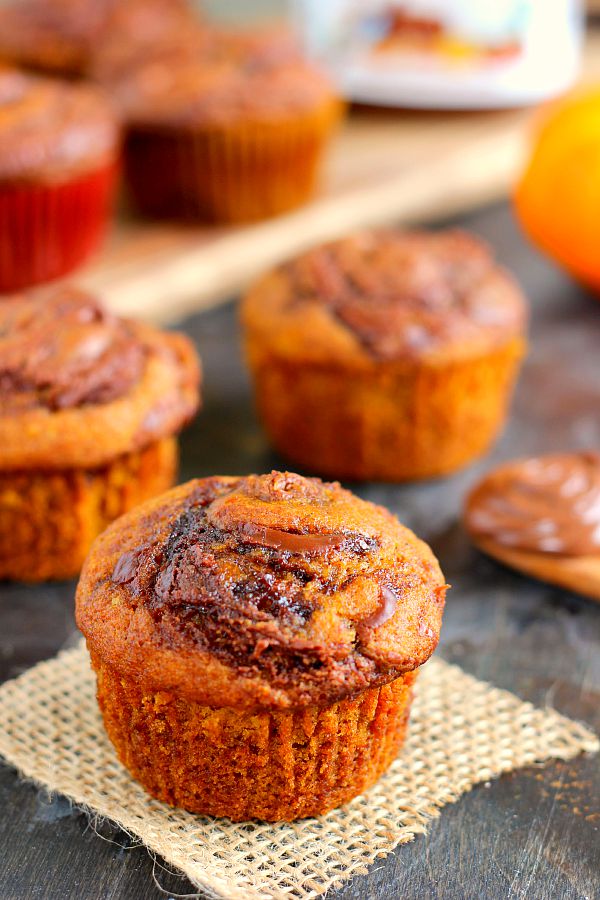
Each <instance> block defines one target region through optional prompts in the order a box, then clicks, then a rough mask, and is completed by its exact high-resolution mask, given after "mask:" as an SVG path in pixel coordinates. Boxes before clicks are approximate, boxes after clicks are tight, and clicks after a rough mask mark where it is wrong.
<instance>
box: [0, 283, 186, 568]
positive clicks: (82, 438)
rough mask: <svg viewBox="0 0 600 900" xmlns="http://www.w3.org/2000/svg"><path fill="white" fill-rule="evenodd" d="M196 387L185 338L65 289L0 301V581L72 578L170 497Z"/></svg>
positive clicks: (72, 290) (74, 290)
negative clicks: (128, 525) (133, 513)
mask: <svg viewBox="0 0 600 900" xmlns="http://www.w3.org/2000/svg"><path fill="white" fill-rule="evenodd" d="M198 380H199V371H198V361H197V359H196V356H195V353H194V350H193V348H192V346H191V345H190V343H189V342H188V340H187V339H186V338H185V337H183V336H182V335H178V334H168V333H164V332H160V331H157V330H156V329H154V328H150V327H148V326H146V325H142V324H139V323H134V322H129V321H127V320H125V319H119V318H116V317H115V316H113V315H111V314H110V313H108V312H106V311H104V310H103V308H102V307H101V306H100V305H99V303H98V302H97V300H96V299H95V298H94V297H92V296H90V295H87V294H85V293H83V292H82V291H78V290H76V289H75V288H72V287H60V288H54V289H51V290H46V291H44V292H36V293H35V294H30V295H24V296H22V297H19V296H16V297H14V298H13V299H10V300H4V301H2V302H0V579H1V578H11V579H18V580H23V581H38V580H42V579H48V578H68V577H71V576H74V575H76V574H77V573H78V572H79V570H80V568H81V564H82V562H83V560H84V558H85V555H86V553H87V551H88V549H89V546H90V544H91V542H92V540H93V539H94V538H95V537H96V535H97V534H98V533H99V532H100V531H102V529H103V528H105V527H106V525H108V523H109V522H111V521H112V520H113V519H114V518H116V517H117V516H119V515H121V513H123V512H125V510H127V509H129V508H130V507H132V506H135V505H136V504H137V503H140V502H141V501H142V500H145V499H147V498H148V497H151V496H153V495H154V494H157V493H160V492H161V491H164V490H166V489H167V488H168V487H170V486H171V484H172V483H173V480H174V475H175V470H176V464H177V441H176V434H177V432H178V431H179V429H180V428H181V427H182V426H183V425H184V424H185V423H186V422H187V421H188V420H189V419H190V418H191V417H192V416H193V414H194V413H195V411H196V409H197V407H198Z"/></svg>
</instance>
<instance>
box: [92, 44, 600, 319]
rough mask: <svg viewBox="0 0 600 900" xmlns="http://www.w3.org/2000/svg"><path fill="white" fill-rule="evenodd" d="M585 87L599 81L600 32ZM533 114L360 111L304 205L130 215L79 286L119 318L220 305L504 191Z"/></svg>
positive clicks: (589, 51)
mask: <svg viewBox="0 0 600 900" xmlns="http://www.w3.org/2000/svg"><path fill="white" fill-rule="evenodd" d="M583 78H584V80H586V81H589V80H593V79H594V78H596V79H599V80H600V35H599V34H594V35H592V36H591V37H590V38H589V40H588V45H587V48H586V55H585V65H584V75H583ZM533 115H534V113H533V112H532V111H531V110H510V111H501V112H483V113H419V112H404V111H391V110H390V111H384V110H371V109H368V110H367V109H357V110H352V111H351V113H350V115H349V116H348V119H347V121H346V123H345V124H344V125H343V127H342V129H341V131H340V133H339V135H338V136H337V138H336V140H335V141H334V143H333V146H332V148H331V151H330V153H329V156H328V159H327V160H326V164H325V167H324V172H323V178H322V186H321V189H320V191H319V193H318V195H317V197H316V198H315V199H314V200H313V201H312V202H311V203H310V204H308V205H307V206H305V207H303V208H302V209H300V210H298V211H296V212H293V213H291V214H289V215H285V216H280V217H278V218H276V219H271V220H269V221H266V222H261V223H259V224H256V225H252V226H245V227H235V228H215V227H192V226H180V225H176V224H164V223H149V222H142V221H140V220H135V219H134V218H133V217H131V216H130V215H127V213H122V214H121V215H120V216H119V218H118V220H117V222H116V223H115V225H114V227H113V230H112V233H111V234H110V236H109V239H108V241H107V244H106V246H105V249H104V251H103V252H102V253H101V255H100V256H99V257H98V258H97V259H96V260H95V261H94V263H93V265H91V266H90V267H88V268H87V269H86V270H84V271H83V272H82V273H81V275H80V277H79V279H78V280H79V281H80V282H82V283H84V284H85V285H88V286H90V287H91V288H95V289H99V290H101V291H102V293H103V295H104V296H105V298H106V300H107V302H108V303H109V305H110V306H111V307H112V308H113V309H114V310H116V311H118V312H120V313H123V314H127V315H132V316H139V317H143V318H147V319H150V320H154V321H160V322H172V321H176V320H177V319H179V318H181V317H183V316H185V315H187V314H189V313H192V312H195V311H198V310H200V309H203V308H206V307H208V306H210V305H213V304H215V303H217V302H219V301H222V300H224V299H226V298H228V297H231V296H232V295H233V294H234V293H236V292H237V291H239V290H240V289H241V288H243V286H244V285H245V284H247V283H248V281H249V280H251V279H252V278H253V277H255V276H256V275H257V274H258V273H259V272H261V271H262V270H263V269H265V268H266V267H268V266H271V265H273V264H274V263H276V262H278V261H279V260H281V259H284V258H285V257H288V256H290V255H292V254H294V253H296V252H298V251H299V250H301V249H303V248H305V247H308V246H310V245H311V244H314V243H317V242H319V241H322V240H326V239H330V238H334V237H337V236H339V235H341V234H344V233H346V232H349V231H351V230H353V229H357V228H361V227H364V226H370V225H379V224H385V223H389V222H398V223H410V222H417V221H418V222H425V221H428V220H432V219H435V218H439V217H441V216H446V215H451V214H454V213H458V212H463V211H465V210H467V209H469V208H471V207H475V206H477V205H480V204H483V203H486V202H489V201H491V200H494V199H497V198H499V197H502V196H504V195H506V193H507V192H508V191H509V189H510V186H511V184H512V183H513V181H514V178H515V176H516V174H517V172H518V171H519V169H520V167H521V165H522V163H523V158H524V153H525V151H526V147H527V140H528V134H529V130H530V125H531V121H532V117H533Z"/></svg>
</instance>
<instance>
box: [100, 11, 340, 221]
mask: <svg viewBox="0 0 600 900" xmlns="http://www.w3.org/2000/svg"><path fill="white" fill-rule="evenodd" d="M167 38H168V39H167V40H165V41H161V42H159V43H158V44H157V45H155V46H154V48H153V50H152V52H150V51H148V52H146V53H144V54H138V53H137V51H136V50H135V47H134V48H133V51H132V46H131V44H128V46H127V47H126V48H125V52H124V54H123V56H121V57H119V58H117V56H118V54H115V56H114V57H113V60H112V61H111V60H108V58H105V59H104V60H103V61H102V63H101V64H99V75H100V78H101V81H102V83H103V84H104V86H105V88H106V89H107V91H109V92H110V94H111V97H112V98H113V99H114V102H115V103H116V106H117V108H118V110H119V112H120V114H121V116H122V118H123V120H124V122H125V126H126V137H125V175H126V179H127V183H128V186H129V188H130V191H131V194H132V196H133V199H134V201H135V204H136V206H137V207H138V208H139V209H140V210H141V211H142V212H144V213H147V214H149V215H152V216H161V217H162V216H168V217H184V218H199V219H205V220H214V221H222V222H241V221H249V220H254V219H260V218H263V217H265V216H270V215H275V214H276V213H280V212H283V211H285V210H287V209H291V208H293V207H295V206H297V205H298V204H300V203H302V202H303V201H305V200H307V199H308V198H309V197H310V195H311V193H312V192H313V189H314V187H315V183H316V178H317V171H318V165H319V162H320V160H321V156H322V153H323V149H324V147H325V145H326V143H327V141H328V139H329V137H330V135H331V133H332V130H333V127H334V126H335V124H336V123H337V121H338V119H339V116H340V110H341V105H340V102H339V100H338V99H337V97H336V95H335V93H334V91H333V88H332V85H331V83H330V81H329V79H328V78H327V77H326V76H325V75H324V74H323V73H322V72H321V71H320V70H319V69H317V68H315V67H313V66H312V65H311V64H309V63H308V62H306V61H305V60H304V59H303V57H302V55H301V54H300V52H299V50H298V49H297V48H296V46H295V44H294V42H293V41H292V39H291V38H290V36H289V35H288V34H287V33H286V32H283V31H280V30H279V29H266V30H264V31H257V30H251V31H249V32H237V33H236V32H231V31H222V30H220V29H212V30H210V31H208V30H206V29H197V30H196V31H194V30H193V29H192V30H188V32H187V33H186V36H185V38H184V39H183V40H179V39H178V38H177V35H176V34H173V35H171V36H170V37H169V36H167ZM141 55H143V56H144V60H143V62H141V61H140V56H141Z"/></svg>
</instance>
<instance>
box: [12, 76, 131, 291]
mask: <svg viewBox="0 0 600 900" xmlns="http://www.w3.org/2000/svg"><path fill="white" fill-rule="evenodd" d="M119 144H120V140H119V128H118V126H117V122H116V119H115V115H114V113H113V111H112V109H111V107H110V105H109V103H108V102H107V100H106V99H105V98H104V96H103V95H102V94H101V93H99V92H97V91H96V90H95V89H93V88H91V87H87V86H83V85H71V84H68V83H66V82H59V81H54V80H52V79H47V78H40V77H37V76H34V75H26V74H23V73H22V72H17V71H16V70H13V69H6V68H0V291H2V292H7V291H16V290H21V289H22V288H24V287H28V286H30V285H33V284H37V283H38V282H42V281H48V280H50V279H53V278H58V277H59V276H61V275H64V274H66V273H67V272H69V271H71V270H72V269H73V268H75V267H76V266H77V265H79V263H81V262H82V261H83V260H84V259H86V257H87V256H89V254H90V253H92V251H94V250H95V249H96V248H97V246H98V244H99V243H100V240H101V238H102V236H103V233H104V230H105V227H106V223H107V220H108V216H109V212H110V206H111V200H112V196H113V189H114V183H115V175H116V168H117V162H118V156H119V149H120V148H119Z"/></svg>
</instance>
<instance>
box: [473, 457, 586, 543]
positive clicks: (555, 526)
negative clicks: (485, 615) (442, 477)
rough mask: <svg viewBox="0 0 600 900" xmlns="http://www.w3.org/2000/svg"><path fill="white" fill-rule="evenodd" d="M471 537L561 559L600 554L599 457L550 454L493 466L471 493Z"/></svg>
mask: <svg viewBox="0 0 600 900" xmlns="http://www.w3.org/2000/svg"><path fill="white" fill-rule="evenodd" d="M466 525H467V528H468V530H469V532H470V533H471V534H472V535H473V536H474V538H478V537H481V538H487V539H491V540H493V541H496V542H497V543H498V544H501V545H503V546H505V547H507V548H511V549H514V550H527V551H534V552H537V553H549V554H553V555H564V556H585V555H588V554H596V555H598V554H600V454H598V453H592V452H579V453H554V454H550V455H548V456H540V457H533V458H531V459H524V460H518V461H516V462H512V463H508V464H507V465H503V466H499V467H498V468H497V469H495V470H494V471H493V472H491V473H490V474H489V475H487V476H486V477H485V478H484V479H483V480H482V481H481V482H480V483H479V484H478V485H477V486H476V487H475V489H474V490H473V491H472V493H471V494H470V496H469V498H468V501H467V506H466Z"/></svg>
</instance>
